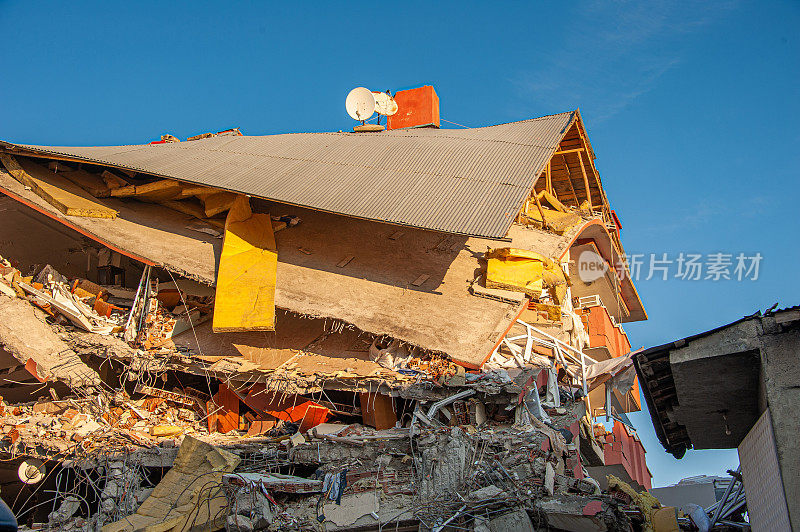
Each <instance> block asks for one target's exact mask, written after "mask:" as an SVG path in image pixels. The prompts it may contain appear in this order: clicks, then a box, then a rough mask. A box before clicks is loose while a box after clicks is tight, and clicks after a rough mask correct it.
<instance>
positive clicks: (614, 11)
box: [510, 1, 736, 123]
mask: <svg viewBox="0 0 800 532" xmlns="http://www.w3.org/2000/svg"><path fill="white" fill-rule="evenodd" d="M735 5H736V4H735V2H720V3H706V4H696V3H691V4H688V3H687V4H682V3H669V2H628V1H622V2H611V3H609V2H600V1H593V2H589V3H588V4H586V5H583V6H580V7H578V8H577V9H576V10H575V11H576V15H575V17H574V18H572V19H567V21H566V24H565V27H564V29H565V31H564V32H563V34H562V37H561V38H560V42H553V41H548V42H546V43H543V45H542V50H543V51H542V54H541V56H540V57H539V58H531V62H535V63H536V66H533V67H530V66H529V65H526V66H528V68H525V67H523V68H521V69H520V70H519V71H518V73H517V74H516V75H515V76H514V77H513V78H512V79H511V80H510V81H511V83H512V84H513V85H514V86H515V87H516V88H517V91H518V93H519V97H520V100H521V101H523V102H525V101H527V102H531V101H533V102H536V104H537V108H538V109H541V107H543V106H545V107H547V108H548V109H562V108H563V109H566V108H574V107H581V108H583V109H584V110H589V111H590V112H591V114H592V120H593V122H594V123H597V122H599V121H603V120H606V119H608V118H610V117H612V116H614V115H615V114H617V113H618V112H620V111H621V110H622V109H624V108H625V107H626V106H628V105H629V104H630V103H631V102H633V101H634V100H636V99H637V98H638V97H640V96H641V95H643V94H645V93H647V92H649V91H650V90H652V89H653V88H654V87H655V86H656V85H657V83H658V81H659V79H660V78H661V77H662V76H663V75H664V74H665V73H666V72H668V71H669V70H670V69H672V68H674V67H675V66H676V65H678V64H680V62H681V60H682V57H683V56H684V54H685V53H686V49H685V45H684V40H685V38H686V37H687V36H688V35H690V34H692V33H695V32H698V31H701V30H702V29H703V28H705V27H706V26H708V25H709V24H711V23H713V22H714V21H715V20H718V19H719V17H720V16H721V14H722V13H723V12H725V11H728V10H730V9H732V8H733V7H735ZM537 59H538V60H537ZM528 107H529V108H530V109H529V110H530V111H534V109H532V107H533V106H532V105H528Z"/></svg>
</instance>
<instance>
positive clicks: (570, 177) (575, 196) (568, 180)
mask: <svg viewBox="0 0 800 532" xmlns="http://www.w3.org/2000/svg"><path fill="white" fill-rule="evenodd" d="M561 158H562V159H564V168H565V169H566V170H567V183H569V189H570V191H572V197H573V198H575V206H579V205H580V204H581V202H580V200H579V199H578V194H576V193H575V187H574V186H572V172H570V171H569V164H567V156H566V155H563V154H562V155H561Z"/></svg>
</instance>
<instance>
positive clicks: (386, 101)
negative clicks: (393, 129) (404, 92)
mask: <svg viewBox="0 0 800 532" xmlns="http://www.w3.org/2000/svg"><path fill="white" fill-rule="evenodd" d="M372 96H373V97H374V98H375V112H377V113H378V114H379V115H383V116H392V115H393V114H395V113H396V112H397V102H396V101H394V98H392V97H391V96H389V95H388V94H386V93H385V92H373V93H372Z"/></svg>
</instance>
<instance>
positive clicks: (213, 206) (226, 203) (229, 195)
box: [201, 192, 238, 217]
mask: <svg viewBox="0 0 800 532" xmlns="http://www.w3.org/2000/svg"><path fill="white" fill-rule="evenodd" d="M237 196H238V195H237V194H234V193H233V192H216V193H214V194H211V195H209V196H204V197H203V198H201V199H202V200H203V205H204V206H205V209H206V216H208V217H211V216H214V215H215V214H219V213H221V212H224V211H227V210H228V209H230V208H231V206H232V205H233V203H234V202H235V201H236V198H237Z"/></svg>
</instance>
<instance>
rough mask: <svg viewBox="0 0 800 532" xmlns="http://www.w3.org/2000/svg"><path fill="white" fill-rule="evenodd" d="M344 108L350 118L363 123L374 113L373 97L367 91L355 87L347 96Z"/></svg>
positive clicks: (370, 92)
mask: <svg viewBox="0 0 800 532" xmlns="http://www.w3.org/2000/svg"><path fill="white" fill-rule="evenodd" d="M344 107H345V109H347V114H349V115H350V117H351V118H353V119H354V120H361V121H362V122H363V121H364V120H366V119H367V118H369V117H371V116H372V114H373V113H374V112H375V97H374V96H372V91H370V90H369V89H366V88H364V87H356V88H355V89H353V90H351V91H350V93H349V94H348V95H347V99H346V100H345V101H344Z"/></svg>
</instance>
